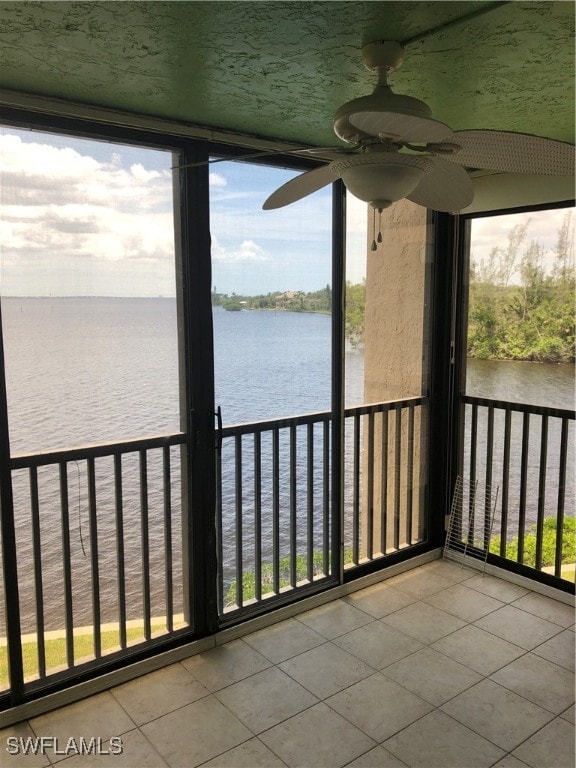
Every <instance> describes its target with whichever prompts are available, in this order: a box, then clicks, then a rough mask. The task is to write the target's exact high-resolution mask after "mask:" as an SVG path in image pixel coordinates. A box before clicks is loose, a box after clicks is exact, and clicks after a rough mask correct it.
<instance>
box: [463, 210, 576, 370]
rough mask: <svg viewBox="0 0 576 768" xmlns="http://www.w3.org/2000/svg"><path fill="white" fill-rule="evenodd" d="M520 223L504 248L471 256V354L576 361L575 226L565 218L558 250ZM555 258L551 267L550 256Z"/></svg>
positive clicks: (570, 212)
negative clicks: (531, 236)
mask: <svg viewBox="0 0 576 768" xmlns="http://www.w3.org/2000/svg"><path fill="white" fill-rule="evenodd" d="M529 223H530V220H528V221H526V222H524V223H523V224H517V225H516V226H514V227H513V228H512V230H511V231H510V233H509V235H508V242H507V244H506V245H505V246H504V247H496V248H493V249H492V251H491V252H490V254H489V256H488V257H487V258H485V259H481V260H479V261H475V260H474V259H473V258H472V259H471V267H470V293H469V307H468V350H467V351H468V355H469V356H470V357H476V358H485V359H496V360H532V361H538V362H574V359H575V355H574V352H575V338H574V297H575V275H574V226H573V221H572V211H568V212H567V213H566V214H565V215H564V218H563V221H562V224H561V226H560V228H559V230H558V233H557V240H556V247H555V249H554V252H553V253H547V252H546V251H545V249H544V248H543V246H542V245H541V244H540V243H539V242H537V241H535V240H532V241H530V242H527V240H526V235H527V229H528V226H529ZM546 257H547V260H548V262H550V261H551V265H550V266H549V267H548V268H546V267H545V260H546Z"/></svg>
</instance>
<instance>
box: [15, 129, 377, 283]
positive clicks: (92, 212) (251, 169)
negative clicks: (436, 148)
mask: <svg viewBox="0 0 576 768" xmlns="http://www.w3.org/2000/svg"><path fill="white" fill-rule="evenodd" d="M0 163H1V167H2V187H3V193H2V219H1V222H0V235H1V242H2V251H1V258H0V280H1V286H2V292H3V294H4V295H8V296H9V295H20V296H23V295H29V296H30V295H32V296H50V295H52V296H58V295H60V296H66V295H76V296H77V295H106V296H158V295H163V296H171V295H174V291H175V288H174V221H173V210H172V174H173V171H172V165H173V163H174V159H173V156H172V154H171V153H170V152H162V151H155V150H148V149H141V148H137V147H127V146H122V145H117V144H111V143H109V142H96V141H88V140H80V139H72V138H70V137H66V136H55V135H51V134H43V133H40V132H31V131H20V130H15V129H12V128H4V129H3V130H2V131H1V132H0ZM294 175H295V173H294V172H293V171H287V170H282V169H276V168H267V167H264V166H255V165H250V164H247V163H234V162H223V163H215V164H214V165H213V166H211V173H210V180H211V235H212V264H213V280H212V283H213V285H214V286H215V287H216V289H217V290H218V291H219V292H221V293H232V292H236V293H249V294H257V293H268V292H275V291H285V290H302V291H312V290H318V289H320V288H323V287H324V286H325V285H326V284H327V283H330V282H331V270H330V259H331V243H330V234H331V215H332V214H331V190H330V188H325V189H323V190H320V191H319V192H317V193H315V194H314V195H311V196H309V197H308V198H306V199H305V200H304V201H301V202H299V203H296V204H294V205H292V206H289V207H287V208H284V209H281V210H278V211H262V209H261V208H262V203H263V202H264V200H265V199H266V198H267V197H268V195H269V194H270V193H271V192H273V191H274V189H275V188H276V187H277V186H279V185H280V184H283V183H284V182H285V181H287V180H288V179H290V178H291V177H292V176H294ZM365 233H366V206H365V205H364V204H363V203H359V202H358V201H352V202H351V204H350V212H349V238H348V240H349V252H350V256H349V262H350V273H349V275H350V278H351V279H353V280H354V281H360V280H362V278H363V277H364V263H365V241H366V234H365Z"/></svg>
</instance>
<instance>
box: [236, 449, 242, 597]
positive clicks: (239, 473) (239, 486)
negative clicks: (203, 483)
mask: <svg viewBox="0 0 576 768" xmlns="http://www.w3.org/2000/svg"><path fill="white" fill-rule="evenodd" d="M234 460H235V462H236V464H235V472H234V484H235V494H234V498H235V503H234V515H235V521H236V605H237V606H238V607H239V608H241V607H242V605H243V604H244V594H243V593H244V584H243V576H244V565H243V552H242V548H243V543H244V542H243V525H242V435H236V438H235V441H234Z"/></svg>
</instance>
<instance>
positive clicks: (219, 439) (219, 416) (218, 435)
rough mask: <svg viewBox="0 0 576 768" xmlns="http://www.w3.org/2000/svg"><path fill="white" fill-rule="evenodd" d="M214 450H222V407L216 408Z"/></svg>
mask: <svg viewBox="0 0 576 768" xmlns="http://www.w3.org/2000/svg"><path fill="white" fill-rule="evenodd" d="M216 425H217V426H216V450H217V451H218V453H221V452H222V408H221V407H220V406H218V408H217V409H216Z"/></svg>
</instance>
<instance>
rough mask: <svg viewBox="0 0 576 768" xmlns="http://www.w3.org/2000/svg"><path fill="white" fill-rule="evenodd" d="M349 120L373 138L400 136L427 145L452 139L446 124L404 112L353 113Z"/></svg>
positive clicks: (408, 140) (450, 131) (450, 130)
mask: <svg viewBox="0 0 576 768" xmlns="http://www.w3.org/2000/svg"><path fill="white" fill-rule="evenodd" d="M349 120H350V122H351V123H352V125H353V126H354V127H355V128H358V129H360V130H361V131H364V133H368V134H370V135H371V136H380V135H381V134H383V135H385V136H399V137H400V138H401V139H402V140H403V141H405V142H408V143H414V144H425V143H426V142H431V141H436V142H439V141H449V140H451V139H452V129H451V128H450V127H449V126H447V125H445V124H444V123H441V122H439V121H438V120H432V118H428V117H418V116H417V115H408V114H404V113H402V112H385V111H374V112H370V111H366V112H353V113H352V114H351V115H349Z"/></svg>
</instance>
